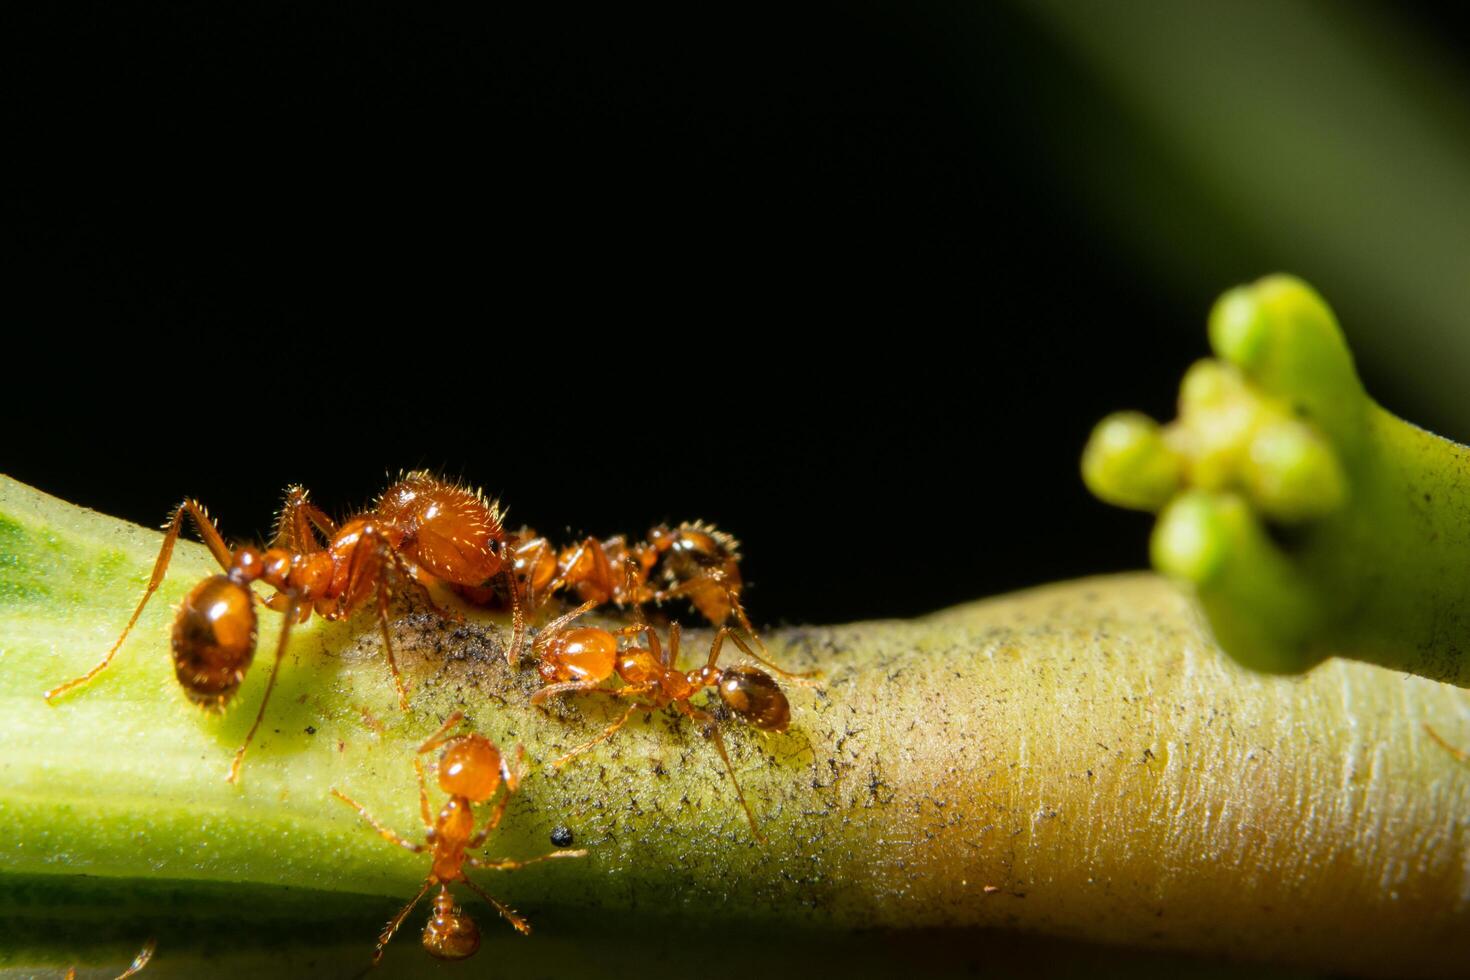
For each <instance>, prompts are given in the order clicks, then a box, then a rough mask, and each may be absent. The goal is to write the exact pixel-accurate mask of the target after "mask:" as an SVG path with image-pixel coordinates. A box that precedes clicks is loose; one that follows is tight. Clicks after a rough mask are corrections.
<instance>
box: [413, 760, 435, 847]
mask: <svg viewBox="0 0 1470 980" xmlns="http://www.w3.org/2000/svg"><path fill="white" fill-rule="evenodd" d="M413 774H414V775H415V776H416V777H418V782H419V817H420V819H422V820H423V822H424V830H425V831H427V832H428V833H429V834H433V832H434V817H433V816H432V815H431V814H430V813H429V787H428V786H426V785H425V784H424V764H423V762H422V761H420V759H419V757H418V756H414V757H413Z"/></svg>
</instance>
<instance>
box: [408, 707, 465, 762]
mask: <svg viewBox="0 0 1470 980" xmlns="http://www.w3.org/2000/svg"><path fill="white" fill-rule="evenodd" d="M462 721H464V712H463V711H456V712H454V713H453V714H451V715H450V716H449V717H448V718H445V719H444V724H442V725H440V726H439V730H438V731H437V732H435V733H434V734H432V735H430V736H429V737H428V738H426V739H424V743H423V744H422V745H420V746H419V747H418V750H417V751H418V754H419V755H423V754H424V753H425V752H432V751H434V750H435V749H437V748H438V747H439V746H441V745H443V744H444V743H445V742H447V741H449V730H450V729H451V728H453V727H454V726H455V725H458V724H459V723H460V722H462Z"/></svg>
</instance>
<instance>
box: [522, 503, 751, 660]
mask: <svg viewBox="0 0 1470 980" xmlns="http://www.w3.org/2000/svg"><path fill="white" fill-rule="evenodd" d="M511 547H512V553H513V554H514V556H515V558H514V561H515V574H516V577H517V580H518V583H519V585H520V587H521V590H522V592H523V593H524V595H525V597H526V600H527V602H528V603H529V604H530V605H532V606H533V607H534V606H536V605H537V604H538V602H537V600H538V598H540V599H543V600H544V599H545V598H549V597H550V596H551V595H552V594H554V593H556V592H558V591H561V590H564V589H567V590H571V591H573V592H575V593H576V595H577V597H578V598H579V599H582V600H583V601H588V602H594V603H596V604H597V605H602V604H604V603H608V602H612V603H615V604H617V605H618V606H626V605H633V606H644V605H647V604H648V603H659V604H661V603H664V602H667V601H669V600H671V599H675V598H680V597H682V598H686V599H688V600H689V602H690V603H691V604H692V605H693V606H694V608H695V609H697V610H699V613H700V615H702V616H703V617H704V618H705V619H707V620H709V622H710V623H711V625H714V626H724V625H725V624H726V623H727V622H729V620H730V617H731V616H734V617H735V619H736V621H737V622H738V623H739V624H740V626H741V627H742V628H743V629H744V630H745V632H746V633H747V634H749V635H750V637H751V638H752V639H753V640H754V641H755V642H756V643H757V644H758V645H759V646H760V647H761V649H762V650H764V649H765V644H764V643H763V642H761V639H760V636H759V634H757V633H756V631H755V627H754V626H752V625H751V622H750V617H749V616H748V615H746V612H745V607H744V605H743V604H742V603H741V601H740V593H741V590H742V589H743V588H744V583H743V581H742V580H741V577H740V542H739V541H737V540H736V539H735V537H734V536H733V535H731V534H728V533H726V532H724V531H721V530H720V529H718V528H716V527H715V526H714V525H712V524H705V523H704V522H702V521H692V522H690V521H686V522H684V523H682V524H680V525H679V526H678V527H675V528H670V527H668V526H667V525H662V524H661V525H659V526H657V527H655V528H653V529H652V530H650V531H649V532H648V535H647V538H646V540H644V541H639V542H636V543H632V544H630V543H629V542H628V540H627V538H626V537H624V536H623V535H617V536H615V537H611V538H607V539H606V540H602V541H599V540H598V539H596V538H591V537H589V538H585V539H584V540H583V541H582V542H581V543H580V544H577V545H574V546H572V547H569V548H564V549H563V550H562V551H561V552H560V554H556V553H554V552H553V551H552V548H551V545H550V542H548V541H547V540H546V539H545V538H543V537H539V536H538V535H536V533H535V532H534V531H531V530H529V529H526V530H523V531H522V532H521V533H520V534H519V535H518V536H515V538H514V541H513V544H512V546H511ZM654 581H657V582H659V583H661V584H660V585H658V586H656V585H653V584H651V582H654Z"/></svg>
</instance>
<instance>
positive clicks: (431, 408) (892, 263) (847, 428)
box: [0, 2, 1391, 623]
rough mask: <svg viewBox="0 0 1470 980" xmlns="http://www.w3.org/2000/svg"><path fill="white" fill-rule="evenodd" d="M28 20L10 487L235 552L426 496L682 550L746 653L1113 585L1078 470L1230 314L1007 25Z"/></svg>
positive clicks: (919, 13) (928, 15) (848, 20)
mask: <svg viewBox="0 0 1470 980" xmlns="http://www.w3.org/2000/svg"><path fill="white" fill-rule="evenodd" d="M920 8H921V9H920ZM28 16H40V17H44V18H45V20H44V22H40V21H29V22H26V23H23V24H19V25H16V27H17V30H16V31H15V33H14V34H13V35H12V36H13V37H17V38H23V39H24V42H25V43H23V44H22V45H21V46H20V47H21V49H22V50H19V51H17V52H15V53H14V54H13V57H12V59H11V61H12V64H13V66H14V69H15V77H16V79H17V81H18V84H17V85H16V86H15V88H14V94H13V102H12V104H11V105H12V111H13V112H14V113H15V122H16V123H17V125H16V127H15V128H14V129H13V132H14V133H16V134H17V135H18V139H17V142H16V150H15V153H16V158H17V159H18V160H19V162H21V163H22V165H23V167H24V169H25V177H24V178H23V179H20V180H17V181H16V182H15V183H13V184H12V185H11V186H10V187H9V189H8V190H7V191H6V192H5V206H6V211H7V218H8V220H7V226H8V227H9V229H10V230H11V233H12V243H13V245H14V246H16V248H15V250H14V251H13V253H12V254H13V259H12V261H11V263H10V266H11V269H12V272H13V273H15V281H14V285H13V290H12V298H13V299H16V300H18V302H17V303H16V304H15V306H13V307H12V310H13V313H12V317H11V324H12V328H13V331H14V333H13V337H12V341H13V342H14V344H15V345H16V347H15V348H13V349H15V350H17V351H23V353H17V354H14V355H12V359H11V362H10V365H9V369H8V370H7V371H5V375H6V378H7V390H6V399H7V401H8V402H9V403H10V404H9V405H8V406H7V409H6V413H5V434H4V437H3V455H0V468H3V469H4V470H5V471H6V472H8V473H10V474H11V475H13V476H15V477H17V478H18V479H21V480H23V481H26V482H28V483H31V484H34V485H36V486H38V487H40V488H42V489H44V490H46V491H48V492H50V493H53V494H56V495H58V496H61V497H64V498H67V499H69V500H73V501H75V502H78V503H81V504H85V505H87V506H91V507H94V508H97V509H99V510H104V511H107V512H109V513H113V514H116V515H119V516H122V517H125V518H128V519H131V520H134V521H138V522H141V523H150V524H151V523H156V522H158V521H159V520H160V519H161V518H162V517H163V516H164V514H165V513H166V511H167V510H168V509H169V507H170V506H171V505H172V504H173V503H175V502H176V501H177V500H178V499H179V498H180V497H181V496H183V495H185V494H189V495H194V496H197V497H199V498H200V499H202V500H204V501H205V502H206V503H207V504H208V505H209V506H210V508H211V509H212V510H213V512H214V513H215V514H216V515H217V516H218V517H219V519H220V520H221V523H222V526H223V529H224V530H225V532H226V534H227V535H230V536H235V537H239V538H251V537H259V536H261V535H263V534H264V533H265V532H266V531H267V530H268V528H269V526H270V522H271V518H272V515H273V513H274V509H275V506H276V504H277V502H278V499H279V494H280V491H281V489H282V488H283V487H284V486H285V485H286V484H287V483H290V482H298V481H299V482H302V483H305V484H307V485H308V486H309V487H311V488H312V489H313V492H314V494H315V497H316V499H317V500H318V502H320V503H321V504H323V505H324V506H325V507H327V509H329V510H333V511H345V510H348V509H350V508H351V507H352V506H354V505H357V504H360V503H362V502H364V501H366V500H367V499H368V498H369V497H371V496H372V495H373V494H374V493H376V492H377V491H378V490H380V489H381V488H382V486H383V485H384V483H385V480H386V478H387V474H388V472H389V471H396V470H398V469H399V468H405V467H420V466H427V467H430V468H433V469H435V470H439V471H441V472H444V473H446V474H449V475H451V476H456V477H463V478H465V479H467V480H469V481H472V482H474V483H476V484H480V485H483V486H484V487H485V488H486V489H487V490H488V491H489V492H491V493H493V494H496V495H498V496H500V497H501V498H502V499H503V501H504V502H505V503H506V504H507V505H508V507H509V508H510V514H511V519H512V522H513V523H515V522H520V521H524V522H528V523H530V524H532V525H533V526H535V527H537V528H538V529H540V530H541V531H543V532H545V533H550V534H552V535H553V536H560V535H562V534H568V535H570V534H580V533H582V532H588V533H595V534H610V533H613V532H616V531H632V532H639V531H642V530H643V529H645V528H646V527H647V526H649V525H650V524H651V523H653V522H655V521H659V520H678V519H682V518H694V517H700V518H705V519H709V520H713V521H716V522H718V523H719V524H720V525H721V526H723V527H726V528H728V529H730V530H731V531H733V532H735V533H736V534H737V535H738V536H739V537H741V538H742V539H743V541H744V542H745V550H746V554H747V558H746V563H745V569H746V574H747V577H748V580H749V581H750V583H751V587H750V591H749V592H748V593H747V598H748V602H749V605H750V607H751V610H752V613H753V615H754V616H755V618H756V619H757V620H759V621H763V622H767V623H769V622H779V621H835V620H843V619H856V618H869V617H881V616H901V615H910V614H916V613H920V612H924V611H927V610H931V609H936V608H939V607H942V606H944V605H946V604H949V603H953V602H957V601H961V600H965V599H969V598H974V597H978V596H981V595H985V594H988V593H993V592H998V591H1004V590H1008V589H1013V588H1018V587H1022V586H1026V585H1031V584H1036V583H1041V582H1045V581H1050V580H1055V579H1061V578H1066V577H1070V576H1077V575H1082V574H1088V573H1094V572H1104V571H1110V570H1116V569H1122V568H1132V567H1139V566H1142V565H1144V564H1145V563H1146V532H1147V528H1148V521H1147V519H1146V518H1144V517H1141V516H1139V515H1133V514H1126V513H1121V512H1117V511H1114V510H1112V509H1110V508H1107V507H1105V506H1103V505H1102V504H1099V503H1097V502H1095V501H1093V500H1092V499H1091V498H1090V497H1089V496H1088V495H1087V494H1086V493H1085V491H1084V489H1083V487H1082V485H1081V481H1080V479H1079V477H1078V475H1077V457H1078V454H1079V452H1080V450H1081V447H1082V445H1083V442H1084V440H1085V439H1086V436H1087V432H1088V430H1089V429H1090V427H1091V425H1092V424H1093V423H1094V422H1095V421H1096V420H1097V419H1098V418H1099V417H1101V416H1102V415H1103V414H1104V413H1106V412H1107V411H1109V410H1111V409H1113V408H1117V407H1138V408H1142V409H1144V410H1146V411H1149V412H1150V413H1152V414H1155V415H1157V416H1164V417H1167V416H1168V415H1170V414H1172V408H1171V406H1172V399H1173V393H1174V388H1175V385H1176V384H1177V379H1178V377H1179V375H1180V373H1181V372H1182V370H1183V369H1184V367H1186V366H1187V365H1188V363H1189V362H1190V361H1191V360H1192V359H1193V358H1195V357H1198V356H1202V355H1203V354H1204V353H1205V339H1204V317H1205V313H1206V311H1207V309H1208V307H1209V304H1210V302H1211V300H1212V299H1213V294H1214V292H1217V291H1218V290H1220V289H1223V288H1225V287H1226V286H1228V285H1231V284H1232V282H1230V281H1224V282H1219V283H1216V284H1215V285H1214V286H1213V287H1212V288H1211V289H1210V290H1209V291H1202V292H1190V291H1188V290H1180V289H1174V290H1171V289H1170V288H1169V287H1168V286H1167V285H1164V284H1160V283H1158V282H1155V281H1153V278H1152V277H1151V275H1150V270H1149V269H1148V268H1147V267H1146V266H1144V265H1142V264H1140V262H1139V260H1138V259H1137V258H1136V257H1135V256H1133V255H1131V254H1125V253H1122V252H1120V251H1119V247H1118V246H1117V245H1116V244H1115V241H1114V238H1113V236H1112V235H1111V234H1110V233H1109V232H1108V230H1107V229H1104V228H1101V227H1099V226H1097V225H1096V224H1095V223H1094V219H1093V217H1092V215H1091V212H1090V211H1088V210H1087V209H1085V208H1084V207H1083V205H1082V204H1081V202H1080V200H1079V199H1078V197H1077V196H1076V195H1075V194H1074V193H1073V192H1072V191H1071V189H1070V187H1069V185H1068V182H1067V180H1066V174H1067V173H1068V172H1070V171H1072V170H1073V169H1074V168H1075V167H1076V166H1077V165H1078V161H1075V160H1067V159H1059V150H1058V147H1060V148H1061V149H1060V156H1062V157H1065V149H1066V142H1065V138H1064V137H1058V135H1057V134H1056V133H1054V132H1048V131H1046V127H1047V126H1048V125H1049V123H1048V119H1049V118H1050V117H1049V116H1048V114H1047V111H1046V110H1047V107H1048V106H1052V105H1055V103H1056V100H1058V99H1065V100H1068V101H1070V102H1071V103H1072V104H1073V106H1074V108H1075V107H1076V106H1082V107H1083V108H1084V110H1086V109H1087V108H1088V107H1090V106H1093V105H1095V106H1096V111H1097V112H1098V113H1099V115H1100V118H1106V113H1107V112H1108V109H1109V107H1108V105H1107V104H1106V98H1105V97H1104V96H1103V95H1100V94H1098V93H1097V92H1096V91H1095V90H1094V88H1093V86H1092V85H1091V83H1090V81H1089V80H1088V79H1086V78H1084V77H1082V76H1080V75H1076V74H1069V72H1072V71H1074V70H1073V69H1070V68H1069V67H1068V65H1067V63H1066V62H1065V61H1064V60H1062V59H1060V58H1059V57H1058V56H1057V54H1056V52H1055V51H1053V50H1051V48H1050V47H1049V42H1048V40H1047V39H1046V38H1044V37H1043V36H1041V35H1040V34H1039V33H1038V31H1037V29H1036V28H1035V26H1034V25H1033V24H1032V23H1031V22H1030V21H1029V20H1028V19H1027V18H1026V17H1025V16H1023V15H1022V14H1020V13H1018V12H1016V10H1015V9H1014V8H1012V7H1009V6H1006V5H971V4H953V5H932V4H923V5H910V4H892V5H874V4H853V3H829V4H801V5H782V6H776V7H772V8H769V9H762V8H757V7H749V6H745V5H741V6H719V5H702V4H691V5H686V6H684V7H681V8H664V9H658V10H643V11H630V10H627V9H623V8H621V7H615V6H614V5H604V6H603V7H601V8H589V9H572V8H566V7H553V6H548V5H538V6H534V7H528V8H520V9H503V8H500V7H486V8H479V12H470V11H469V8H465V9H461V8H457V7H445V6H438V5H432V4H429V5H387V4H364V3H356V4H350V5H349V4H333V5H322V6H318V7H304V6H301V5H298V4H295V3H282V2H256V3H250V4H233V5H221V4H204V5H198V4H180V5H177V6H176V7H174V8H169V7H167V6H166V5H163V4H153V5H148V6H146V7H145V8H144V9H143V10H137V9H130V10H128V11H126V12H123V11H113V10H109V9H108V8H96V9H94V10H92V11H90V12H80V11H76V10H68V11H67V12H65V13H60V12H55V11H52V12H41V13H39V14H32V15H28ZM1127 136H1128V134H1127V133H1122V134H1120V138H1127ZM1083 165H1085V161H1083ZM1201 233H1202V234H1203V233H1208V229H1201ZM1268 271H1272V270H1270V269H1267V268H1256V267H1251V266H1249V265H1243V266H1242V267H1241V268H1240V269H1239V270H1236V272H1237V275H1236V276H1235V277H1234V278H1235V281H1239V280H1245V279H1248V278H1253V277H1255V276H1257V275H1260V274H1262V273H1265V272H1268ZM1369 380H1370V383H1371V382H1373V381H1374V379H1373V378H1372V377H1371V376H1370V378H1369ZM1381 388H1382V385H1381V383H1380V390H1381ZM1390 395H1391V392H1390ZM1390 400H1391V399H1390Z"/></svg>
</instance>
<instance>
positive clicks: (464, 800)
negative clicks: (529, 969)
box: [332, 711, 587, 966]
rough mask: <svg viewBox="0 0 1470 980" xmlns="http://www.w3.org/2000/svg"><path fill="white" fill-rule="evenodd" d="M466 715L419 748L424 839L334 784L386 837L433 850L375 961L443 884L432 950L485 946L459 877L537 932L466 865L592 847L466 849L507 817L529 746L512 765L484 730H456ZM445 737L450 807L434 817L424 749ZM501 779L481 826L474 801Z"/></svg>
mask: <svg viewBox="0 0 1470 980" xmlns="http://www.w3.org/2000/svg"><path fill="white" fill-rule="evenodd" d="M462 720H464V716H463V714H462V713H460V712H458V711H456V712H455V713H454V714H452V715H450V716H449V718H448V719H446V720H445V722H444V724H443V725H442V726H440V728H439V731H437V732H435V733H434V734H433V735H432V736H430V737H429V738H428V739H427V740H426V741H425V742H424V744H423V745H420V746H419V749H418V755H415V756H414V760H413V768H414V772H415V773H416V774H417V775H418V781H419V812H420V814H421V815H422V817H423V821H424V831H425V833H424V843H422V844H415V843H414V842H412V841H409V840H405V839H404V838H403V837H401V836H399V835H398V833H396V832H395V831H393V830H392V829H390V828H388V827H385V826H383V825H382V824H380V823H378V821H377V820H375V819H373V816H372V814H370V813H368V811H367V809H366V808H365V807H364V806H363V805H362V804H361V803H358V802H356V801H355V800H353V799H352V798H351V797H349V796H347V795H346V794H345V793H342V792H341V791H340V790H337V789H335V788H334V789H333V790H332V795H333V796H335V797H337V799H339V800H341V801H342V802H343V803H346V804H347V805H348V806H350V807H352V808H353V809H354V810H356V811H357V812H358V814H359V815H360V816H361V817H362V818H363V819H364V820H366V821H367V822H368V823H369V824H370V825H371V826H372V828H373V829H374V830H376V831H377V832H378V835H379V836H380V837H382V838H383V839H384V840H385V841H387V842H388V843H390V844H396V845H398V846H399V847H402V848H405V849H406V850H409V851H412V852H413V853H415V854H422V853H424V851H426V850H427V851H429V852H430V853H431V855H432V858H433V860H432V863H431V864H430V866H429V875H428V877H426V878H425V879H424V886H423V887H422V888H420V889H419V893H418V894H417V895H415V896H414V897H413V901H411V902H409V903H408V904H407V905H405V906H404V907H403V909H402V910H401V911H400V912H399V913H398V914H397V915H395V916H394V917H393V918H392V919H391V920H389V922H388V925H387V926H386V927H384V929H383V931H382V933H381V934H380V935H379V936H378V946H377V949H376V950H375V951H374V953H373V966H377V965H378V963H379V962H380V961H381V960H382V959H383V950H384V948H385V947H386V946H387V945H388V942H389V941H390V940H391V939H392V938H393V935H394V933H396V932H397V931H398V927H399V926H401V925H403V920H404V919H406V918H408V914H409V913H410V912H412V911H413V908H414V906H415V905H417V904H418V903H419V901H420V900H421V899H422V898H423V897H424V895H426V894H427V893H428V891H429V889H430V888H432V887H434V886H435V885H438V886H439V892H438V894H436V895H435V896H434V913H433V915H431V916H430V917H429V921H428V923H427V924H425V926H424V932H423V944H424V949H426V950H428V951H429V953H430V955H432V956H435V957H437V958H439V959H441V960H462V959H465V958H466V957H469V956H473V955H474V954H475V950H477V949H479V948H480V930H479V927H478V926H476V925H475V921H474V919H472V918H470V916H469V915H468V914H466V913H465V912H463V911H462V910H461V909H460V908H459V906H457V905H455V904H454V897H453V896H452V895H450V893H449V886H450V884H451V883H453V882H456V881H462V882H464V884H465V885H467V886H468V887H469V888H470V889H471V890H472V891H473V892H474V893H475V894H476V895H479V896H480V897H481V898H483V899H484V900H485V901H487V902H489V903H490V904H491V906H493V907H494V908H495V911H497V912H499V913H500V914H501V916H503V917H504V918H505V920H506V921H507V922H509V923H510V924H511V925H512V926H514V927H515V929H516V931H517V932H519V933H521V934H522V935H529V934H530V932H531V926H530V924H529V923H528V922H526V920H525V919H523V918H521V916H520V915H518V914H517V913H516V912H515V911H514V910H512V909H511V908H509V907H508V906H506V905H505V904H503V903H502V902H500V901H499V900H498V899H496V898H494V897H493V896H491V895H490V894H488V893H487V892H485V891H484V890H483V889H482V888H480V887H479V886H478V885H476V884H475V883H474V882H473V881H471V880H470V879H469V877H468V876H467V875H465V873H464V868H465V865H469V866H470V867H472V868H489V869H493V870H497V871H511V870H514V869H516V868H522V867H525V866H526V865H528V864H535V863H536V862H538V861H550V860H553V859H556V858H570V857H584V856H586V854H587V852H586V851H584V850H576V851H552V852H551V853H550V854H543V855H542V856H541V857H538V858H531V859H529V860H526V861H511V860H500V861H482V860H480V859H479V858H476V857H474V856H473V855H471V854H467V853H466V852H467V851H473V850H475V849H476V848H479V847H480V846H481V845H483V844H484V843H485V839H486V838H487V837H489V836H490V834H491V833H492V832H494V830H495V828H496V827H498V826H499V825H500V818H501V817H503V816H504V815H505V807H506V804H507V803H509V802H510V797H511V795H512V794H513V793H515V792H516V790H517V789H518V788H519V787H520V779H521V776H520V772H519V766H520V760H521V758H522V757H523V755H524V752H523V750H522V749H521V748H520V747H519V746H517V748H516V768H515V769H512V768H511V767H509V766H508V765H506V762H505V759H504V758H503V757H502V756H501V754H500V750H499V749H498V748H496V746H495V743H494V742H492V741H490V740H489V739H488V738H486V737H485V736H483V735H477V734H469V735H460V736H456V737H450V735H449V731H450V729H452V728H453V727H454V726H455V725H458V724H459V723H460V722H461V721H462ZM440 745H443V746H444V751H443V753H442V754H441V755H440V756H439V765H438V779H439V788H440V789H441V790H443V791H444V792H445V793H448V794H449V799H448V800H447V801H446V802H445V804H444V808H443V809H441V810H440V811H439V817H438V819H437V820H434V819H431V818H430V816H429V793H428V790H427V789H426V788H425V786H424V767H423V764H422V763H420V762H419V758H418V756H419V755H423V754H424V753H426V752H432V751H433V750H434V749H436V748H438V747H439V746H440ZM502 783H503V784H504V785H505V793H504V795H502V796H501V797H500V800H499V801H498V802H497V803H496V804H495V809H494V810H493V811H492V812H491V814H490V819H489V820H487V821H486V822H485V826H484V827H483V828H482V829H481V830H479V831H478V832H477V831H476V830H475V815H474V810H473V807H474V804H476V803H484V802H486V801H487V800H489V799H490V798H491V797H492V796H494V795H495V793H496V791H497V790H498V789H499V788H500V786H501V784H502Z"/></svg>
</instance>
